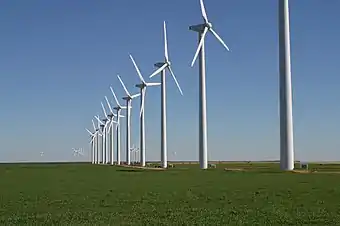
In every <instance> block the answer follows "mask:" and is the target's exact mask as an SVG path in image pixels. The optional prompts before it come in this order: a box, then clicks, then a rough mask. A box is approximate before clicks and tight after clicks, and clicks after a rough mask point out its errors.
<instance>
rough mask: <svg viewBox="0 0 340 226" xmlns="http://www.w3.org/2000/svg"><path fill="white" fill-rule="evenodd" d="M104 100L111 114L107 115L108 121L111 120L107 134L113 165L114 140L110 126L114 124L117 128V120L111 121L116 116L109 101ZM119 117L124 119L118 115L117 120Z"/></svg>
mask: <svg viewBox="0 0 340 226" xmlns="http://www.w3.org/2000/svg"><path fill="white" fill-rule="evenodd" d="M105 100H106V103H107V105H108V106H109V109H110V112H111V113H110V114H109V115H108V116H109V117H110V119H111V122H110V125H109V130H108V133H109V134H110V144H109V150H110V151H111V165H113V164H114V160H113V156H114V154H113V152H114V147H113V139H114V138H113V129H111V128H112V126H113V123H116V128H117V126H118V122H119V120H117V121H114V120H113V117H117V115H116V114H115V113H113V110H112V108H111V105H110V102H109V100H108V99H107V96H105ZM119 117H124V116H122V115H118V117H117V118H119Z"/></svg>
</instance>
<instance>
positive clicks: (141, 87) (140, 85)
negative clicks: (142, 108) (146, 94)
mask: <svg viewBox="0 0 340 226" xmlns="http://www.w3.org/2000/svg"><path fill="white" fill-rule="evenodd" d="M136 87H137V88H140V89H143V88H145V87H147V85H146V84H145V83H141V84H137V85H136Z"/></svg>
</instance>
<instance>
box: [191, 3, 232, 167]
mask: <svg viewBox="0 0 340 226" xmlns="http://www.w3.org/2000/svg"><path fill="white" fill-rule="evenodd" d="M200 4H201V11H202V16H203V20H204V23H203V24H198V25H193V26H190V27H189V29H190V30H192V31H195V32H198V40H199V44H198V48H197V50H196V53H195V56H194V59H193V60H192V63H191V67H193V65H194V63H195V60H196V58H197V56H198V53H200V55H199V88H200V92H199V160H200V167H201V168H202V169H207V168H208V153H207V152H208V151H207V148H208V144H207V100H206V84H205V47H204V39H205V36H206V34H207V33H208V31H210V32H211V33H212V34H213V35H214V36H215V37H216V38H217V40H218V41H219V42H220V43H221V44H222V45H223V46H224V47H225V48H226V49H227V50H228V51H229V48H228V46H227V45H226V44H225V43H224V41H223V40H222V39H221V37H220V36H219V35H218V34H217V33H216V32H215V31H214V30H213V28H212V24H211V23H210V22H209V20H208V17H207V13H206V11H205V8H204V4H203V0H200Z"/></svg>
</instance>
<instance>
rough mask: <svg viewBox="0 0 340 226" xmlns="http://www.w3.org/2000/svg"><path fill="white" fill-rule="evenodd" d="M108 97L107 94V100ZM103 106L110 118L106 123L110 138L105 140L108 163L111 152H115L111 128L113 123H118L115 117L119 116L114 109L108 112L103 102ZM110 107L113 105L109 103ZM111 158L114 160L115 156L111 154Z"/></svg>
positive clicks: (107, 134) (107, 117) (107, 116)
mask: <svg viewBox="0 0 340 226" xmlns="http://www.w3.org/2000/svg"><path fill="white" fill-rule="evenodd" d="M106 99H107V97H106V96H105V100H106ZM101 105H102V108H103V112H104V114H105V117H106V119H107V120H108V121H107V123H106V124H105V131H106V134H105V135H106V136H107V137H108V138H106V139H105V140H106V142H105V159H106V164H108V163H109V162H110V154H111V153H113V132H112V131H113V130H111V127H112V126H113V123H117V122H116V121H114V120H113V119H114V117H115V116H117V115H116V114H114V113H113V111H112V109H110V111H111V112H110V114H107V113H106V110H105V107H104V105H103V103H102V102H101ZM109 107H111V106H110V105H109ZM111 160H113V156H111ZM112 165H113V161H112Z"/></svg>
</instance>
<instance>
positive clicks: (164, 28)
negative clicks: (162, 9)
mask: <svg viewBox="0 0 340 226" xmlns="http://www.w3.org/2000/svg"><path fill="white" fill-rule="evenodd" d="M163 32H164V56H165V60H166V62H168V61H169V55H168V41H167V34H166V23H165V21H164V23H163Z"/></svg>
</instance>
